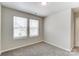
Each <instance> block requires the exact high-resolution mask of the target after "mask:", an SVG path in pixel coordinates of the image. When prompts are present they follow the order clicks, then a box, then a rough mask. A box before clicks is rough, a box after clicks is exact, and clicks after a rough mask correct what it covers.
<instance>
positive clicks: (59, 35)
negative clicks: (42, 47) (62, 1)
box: [44, 9, 71, 51]
mask: <svg viewBox="0 0 79 59" xmlns="http://www.w3.org/2000/svg"><path fill="white" fill-rule="evenodd" d="M44 21H45V22H44V30H45V31H44V39H45V42H47V43H49V44H51V45H55V46H57V47H59V48H62V49H65V50H68V51H70V50H71V9H66V10H63V11H60V12H58V13H55V14H52V15H50V16H48V17H47V18H45V20H44Z"/></svg>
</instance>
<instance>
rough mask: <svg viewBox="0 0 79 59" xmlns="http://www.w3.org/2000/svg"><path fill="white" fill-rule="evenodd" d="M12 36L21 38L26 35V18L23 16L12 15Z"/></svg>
mask: <svg viewBox="0 0 79 59" xmlns="http://www.w3.org/2000/svg"><path fill="white" fill-rule="evenodd" d="M13 18H14V20H13V28H14V30H13V37H14V38H21V37H26V36H27V18H23V17H17V16H14V17H13Z"/></svg>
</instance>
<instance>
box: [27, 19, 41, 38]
mask: <svg viewBox="0 0 79 59" xmlns="http://www.w3.org/2000/svg"><path fill="white" fill-rule="evenodd" d="M30 19H32V18H30ZM30 19H29V23H30ZM32 20H38V36H30V24H29V28H28V30H29V31H28V32H29V34H28V36H29V37H30V38H35V37H39V36H40V20H39V19H32Z"/></svg>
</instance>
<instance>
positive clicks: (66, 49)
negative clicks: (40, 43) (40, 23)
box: [44, 41, 71, 52]
mask: <svg viewBox="0 0 79 59" xmlns="http://www.w3.org/2000/svg"><path fill="white" fill-rule="evenodd" d="M44 42H45V43H47V44H50V45H53V46H56V47H58V48H61V49H63V50H66V51H69V52H71V50H70V49H65V48H63V47H60V46H58V45H56V44H54V43H51V42H47V41H44Z"/></svg>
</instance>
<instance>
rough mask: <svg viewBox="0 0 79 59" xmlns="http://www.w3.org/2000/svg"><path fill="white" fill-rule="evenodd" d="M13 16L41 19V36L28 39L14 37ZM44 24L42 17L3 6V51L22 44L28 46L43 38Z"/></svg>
mask: <svg viewBox="0 0 79 59" xmlns="http://www.w3.org/2000/svg"><path fill="white" fill-rule="evenodd" d="M13 16H21V17H27V18H33V19H39V20H40V36H39V37H35V38H26V39H18V40H14V39H13V37H12V36H13V32H12V30H13ZM42 26H43V24H42V18H40V17H36V16H34V15H30V14H27V13H23V12H19V11H16V10H13V9H10V8H6V7H2V40H1V42H2V44H1V45H2V47H1V48H2V51H3V52H4V51H7V50H10V49H15V48H18V47H20V46H21V47H22V46H27V45H30V44H34V43H37V42H41V41H42V40H43V32H42V30H43V27H42Z"/></svg>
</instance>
